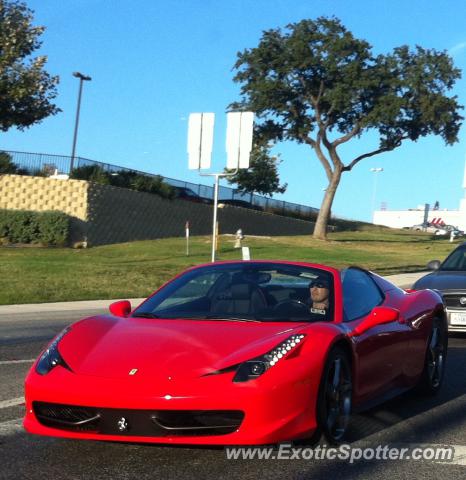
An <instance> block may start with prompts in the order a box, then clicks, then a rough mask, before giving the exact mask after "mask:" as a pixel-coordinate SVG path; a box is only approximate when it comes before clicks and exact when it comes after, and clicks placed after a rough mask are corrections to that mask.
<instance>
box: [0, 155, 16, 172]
mask: <svg viewBox="0 0 466 480" xmlns="http://www.w3.org/2000/svg"><path fill="white" fill-rule="evenodd" d="M17 172H18V166H17V165H16V163H14V162H13V160H12V158H11V155H9V154H8V153H6V152H0V175H1V174H4V173H17Z"/></svg>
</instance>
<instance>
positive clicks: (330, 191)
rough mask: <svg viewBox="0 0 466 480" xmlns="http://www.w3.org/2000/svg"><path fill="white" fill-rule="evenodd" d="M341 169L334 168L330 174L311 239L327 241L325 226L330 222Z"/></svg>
mask: <svg viewBox="0 0 466 480" xmlns="http://www.w3.org/2000/svg"><path fill="white" fill-rule="evenodd" d="M341 173H342V171H341V168H336V169H335V170H334V172H333V174H332V180H331V181H330V183H329V186H328V187H327V190H326V191H325V195H324V199H323V200H322V205H321V206H320V210H319V215H317V220H316V226H315V227H314V233H313V237H314V238H317V239H319V240H326V239H327V225H328V221H329V220H330V212H331V210H332V203H333V199H334V198H335V192H336V191H337V188H338V185H339V183H340V180H341Z"/></svg>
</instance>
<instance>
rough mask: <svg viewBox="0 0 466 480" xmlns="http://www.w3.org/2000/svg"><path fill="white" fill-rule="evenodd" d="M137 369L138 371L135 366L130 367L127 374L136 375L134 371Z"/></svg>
mask: <svg viewBox="0 0 466 480" xmlns="http://www.w3.org/2000/svg"><path fill="white" fill-rule="evenodd" d="M137 371H138V369H137V368H132V369H131V370H130V371H129V373H128V375H136V372H137Z"/></svg>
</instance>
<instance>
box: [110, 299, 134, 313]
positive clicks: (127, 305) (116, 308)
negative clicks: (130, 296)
mask: <svg viewBox="0 0 466 480" xmlns="http://www.w3.org/2000/svg"><path fill="white" fill-rule="evenodd" d="M108 309H109V310H110V313H111V314H112V315H115V317H127V316H128V315H129V314H130V313H131V302H129V301H128V300H120V301H119V302H113V303H112V304H110V307H108Z"/></svg>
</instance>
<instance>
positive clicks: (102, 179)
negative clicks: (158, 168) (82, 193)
mask: <svg viewBox="0 0 466 480" xmlns="http://www.w3.org/2000/svg"><path fill="white" fill-rule="evenodd" d="M71 178H76V179H78V180H88V181H89V182H94V183H99V184H101V185H112V186H114V187H121V188H129V189H131V190H136V191H138V192H146V193H153V194H155V195H159V196H161V197H162V198H170V199H171V198H174V197H175V189H174V188H173V187H172V186H171V185H169V184H168V183H165V182H164V181H163V178H162V177H161V176H160V175H156V176H151V175H144V174H142V173H137V172H133V171H131V170H118V171H116V172H112V173H109V172H107V171H105V170H104V169H103V168H102V167H101V166H99V165H85V166H82V167H77V168H74V169H73V173H72V174H71Z"/></svg>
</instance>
